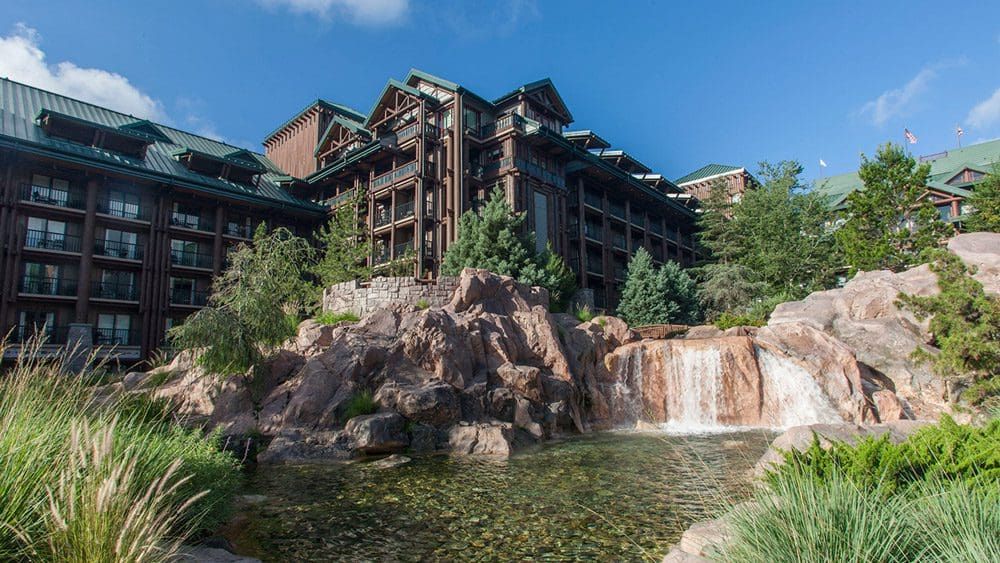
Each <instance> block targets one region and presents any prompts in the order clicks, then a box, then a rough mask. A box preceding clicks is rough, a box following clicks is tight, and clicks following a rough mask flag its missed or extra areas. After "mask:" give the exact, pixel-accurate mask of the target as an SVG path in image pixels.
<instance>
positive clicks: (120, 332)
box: [94, 328, 139, 346]
mask: <svg viewBox="0 0 1000 563" xmlns="http://www.w3.org/2000/svg"><path fill="white" fill-rule="evenodd" d="M138 345H139V331H138V330H132V329H130V328H95V329H94V346H138Z"/></svg>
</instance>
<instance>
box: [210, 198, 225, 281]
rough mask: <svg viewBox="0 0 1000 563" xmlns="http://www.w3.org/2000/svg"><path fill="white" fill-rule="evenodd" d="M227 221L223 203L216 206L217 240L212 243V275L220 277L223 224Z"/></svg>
mask: <svg viewBox="0 0 1000 563" xmlns="http://www.w3.org/2000/svg"><path fill="white" fill-rule="evenodd" d="M224 220H225V211H224V210H223V209H222V203H219V204H217V205H216V206H215V239H214V240H213V241H212V275H213V276H218V275H219V274H221V273H222V223H223V221H224Z"/></svg>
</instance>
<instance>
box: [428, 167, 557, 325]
mask: <svg viewBox="0 0 1000 563" xmlns="http://www.w3.org/2000/svg"><path fill="white" fill-rule="evenodd" d="M524 221H525V216H524V214H522V213H514V210H513V209H511V207H510V205H509V204H508V203H507V198H506V197H505V196H504V193H503V190H502V189H500V188H499V187H498V188H495V189H494V190H493V192H492V193H491V194H490V199H489V201H487V202H486V204H485V205H484V206H483V207H482V209H481V211H480V212H478V213H477V212H476V211H467V212H465V213H464V214H463V215H462V217H461V219H459V223H458V239H457V240H456V241H455V242H454V243H452V244H451V246H449V247H448V251H447V252H445V255H444V263H443V264H442V266H441V273H442V274H443V275H446V276H455V275H458V274H459V273H461V271H462V269H463V268H482V269H485V270H489V271H491V272H493V273H495V274H501V275H505V276H511V277H513V278H516V279H517V280H518V281H520V282H521V283H525V284H528V285H536V286H541V287H544V288H546V289H547V290H549V303H550V307H551V308H552V310H557V311H561V310H564V309H565V307H566V304H567V303H568V302H569V299H570V298H571V297H572V294H573V291H575V289H576V277H575V276H574V274H573V272H572V271H571V270H570V269H569V267H568V266H566V263H565V262H564V261H563V259H562V257H561V256H558V255H557V254H555V253H554V252H552V249H551V247H549V248H547V250H546V251H544V252H541V253H537V252H536V251H535V235H534V234H533V233H525V232H524Z"/></svg>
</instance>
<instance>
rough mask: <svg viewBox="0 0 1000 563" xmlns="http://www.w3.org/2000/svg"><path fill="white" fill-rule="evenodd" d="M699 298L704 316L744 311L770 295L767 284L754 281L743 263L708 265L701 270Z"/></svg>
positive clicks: (711, 317) (712, 316)
mask: <svg viewBox="0 0 1000 563" xmlns="http://www.w3.org/2000/svg"><path fill="white" fill-rule="evenodd" d="M700 272H701V276H702V281H701V283H700V284H699V287H698V297H699V301H700V302H701V306H702V310H703V311H704V312H705V317H706V318H707V319H708V320H710V321H714V320H715V319H716V318H717V317H718V316H719V315H721V314H723V313H726V312H730V313H734V312H742V311H743V310H745V309H746V308H747V307H749V306H750V305H751V303H753V302H754V301H755V300H757V299H760V298H762V297H763V296H764V295H766V293H767V289H768V288H767V284H766V283H764V282H760V281H754V280H753V278H754V273H753V272H752V271H750V269H749V268H747V267H746V266H742V265H740V264H736V263H732V264H708V265H705V266H702V267H701V268H700Z"/></svg>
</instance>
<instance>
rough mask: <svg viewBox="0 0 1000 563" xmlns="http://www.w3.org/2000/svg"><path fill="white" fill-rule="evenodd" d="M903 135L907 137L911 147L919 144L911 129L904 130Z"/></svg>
mask: <svg viewBox="0 0 1000 563" xmlns="http://www.w3.org/2000/svg"><path fill="white" fill-rule="evenodd" d="M903 134H904V135H906V140H907V141H909V142H910V144H911V145H915V144H917V136H916V135H914V134H913V133H910V130H909V129H903Z"/></svg>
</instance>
